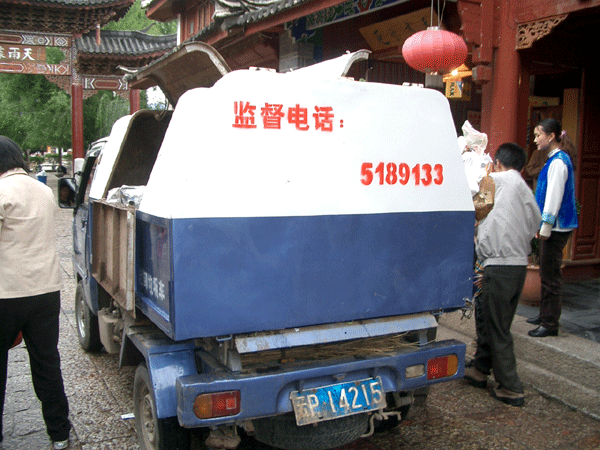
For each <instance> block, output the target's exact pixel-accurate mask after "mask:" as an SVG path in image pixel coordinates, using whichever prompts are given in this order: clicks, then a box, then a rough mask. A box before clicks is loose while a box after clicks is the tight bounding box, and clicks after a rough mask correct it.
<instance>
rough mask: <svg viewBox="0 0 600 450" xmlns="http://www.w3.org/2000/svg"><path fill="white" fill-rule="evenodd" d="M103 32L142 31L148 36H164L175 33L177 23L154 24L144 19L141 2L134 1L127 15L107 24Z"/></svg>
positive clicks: (152, 21) (144, 14) (138, 0)
mask: <svg viewBox="0 0 600 450" xmlns="http://www.w3.org/2000/svg"><path fill="white" fill-rule="evenodd" d="M103 29H104V30H113V31H140V30H143V31H144V32H146V33H148V34H153V35H165V34H174V33H176V32H177V22H176V21H172V22H167V23H161V22H155V21H154V20H150V19H148V18H147V17H146V13H145V12H144V10H143V9H142V7H141V0H136V1H135V3H134V4H133V5H131V8H129V11H127V14H125V16H124V17H123V18H122V19H121V20H119V21H116V22H115V21H112V22H109V23H107V24H106V25H105V26H104V28H103Z"/></svg>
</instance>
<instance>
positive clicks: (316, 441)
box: [252, 413, 369, 450]
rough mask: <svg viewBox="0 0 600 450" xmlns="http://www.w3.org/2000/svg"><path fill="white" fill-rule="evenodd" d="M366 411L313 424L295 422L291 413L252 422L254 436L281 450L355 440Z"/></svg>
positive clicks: (331, 445)
mask: <svg viewBox="0 0 600 450" xmlns="http://www.w3.org/2000/svg"><path fill="white" fill-rule="evenodd" d="M368 423H369V415H368V414H356V415H353V416H348V417H341V418H339V419H335V420H327V421H325V422H319V423H317V424H316V425H304V426H301V427H299V426H298V425H296V417H295V416H294V414H293V413H289V414H283V415H280V416H275V417H266V418H263V419H256V420H253V421H252V424H253V425H254V438H255V439H256V440H257V441H260V442H263V443H265V444H267V445H270V446H272V447H276V448H280V449H284V450H324V449H328V448H334V447H339V446H342V445H344V444H348V443H350V442H353V441H355V440H356V439H358V438H359V437H360V436H361V435H363V434H364V433H365V432H366V431H367V427H368Z"/></svg>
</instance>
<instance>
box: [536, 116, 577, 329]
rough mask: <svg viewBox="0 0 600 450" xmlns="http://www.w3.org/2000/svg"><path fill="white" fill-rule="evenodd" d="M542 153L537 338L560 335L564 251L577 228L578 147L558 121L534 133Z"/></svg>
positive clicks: (538, 195) (542, 124)
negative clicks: (576, 147) (576, 183)
mask: <svg viewBox="0 0 600 450" xmlns="http://www.w3.org/2000/svg"><path fill="white" fill-rule="evenodd" d="M534 136H535V143H536V145H537V149H538V151H547V152H548V160H547V161H546V164H544V167H543V168H542V170H541V172H540V174H539V177H538V181H537V187H536V191H535V198H536V200H537V203H538V205H539V207H540V210H541V211H542V224H541V227H540V231H539V233H538V234H539V238H540V276H541V278H542V298H541V302H540V314H539V316H537V317H535V318H532V319H528V320H527V322H529V323H531V324H534V325H538V327H537V328H536V329H534V330H531V331H530V332H529V335H530V336H533V337H545V336H558V321H559V319H560V314H561V306H562V274H561V265H562V259H563V249H564V248H565V245H567V241H568V240H569V236H570V235H571V232H572V231H573V230H574V229H575V228H577V209H576V206H575V174H574V156H575V147H574V145H573V143H572V142H571V140H570V139H569V138H568V137H567V135H566V132H565V131H561V126H560V123H559V122H558V121H557V120H555V119H544V120H542V121H541V122H540V123H539V124H538V126H537V127H536V128H535V131H534Z"/></svg>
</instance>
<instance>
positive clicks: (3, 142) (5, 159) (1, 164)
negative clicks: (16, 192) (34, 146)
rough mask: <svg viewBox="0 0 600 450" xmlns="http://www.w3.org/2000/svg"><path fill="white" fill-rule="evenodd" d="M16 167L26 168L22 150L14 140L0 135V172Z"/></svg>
mask: <svg viewBox="0 0 600 450" xmlns="http://www.w3.org/2000/svg"><path fill="white" fill-rule="evenodd" d="M16 168H21V169H23V170H27V165H26V164H25V160H24V159H23V152H22V151H21V148H20V147H19V146H18V145H17V144H16V143H15V142H14V141H12V140H11V139H9V138H7V137H5V136H0V174H2V173H4V172H7V171H9V170H12V169H16Z"/></svg>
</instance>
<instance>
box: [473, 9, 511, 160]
mask: <svg viewBox="0 0 600 450" xmlns="http://www.w3.org/2000/svg"><path fill="white" fill-rule="evenodd" d="M511 3H512V2H505V1H496V2H495V4H496V7H497V8H498V10H499V12H500V20H499V21H497V22H496V23H497V25H499V26H498V31H497V33H498V36H497V39H496V42H497V44H498V47H497V48H496V49H495V51H494V59H493V63H492V80H491V82H490V83H487V84H486V85H485V86H484V87H483V97H482V100H481V103H482V105H485V109H487V111H486V112H485V113H484V114H482V115H487V117H488V118H489V121H487V124H488V127H489V128H488V129H487V130H485V132H486V133H487V134H488V142H489V144H488V148H489V149H490V152H491V153H492V154H493V153H494V152H495V151H496V149H497V148H498V146H499V145H500V144H503V143H505V142H517V140H518V139H517V113H518V110H517V105H518V98H519V73H520V58H519V54H518V52H517V50H516V32H517V30H516V22H515V17H514V12H513V10H514V5H511ZM482 128H483V127H482Z"/></svg>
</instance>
